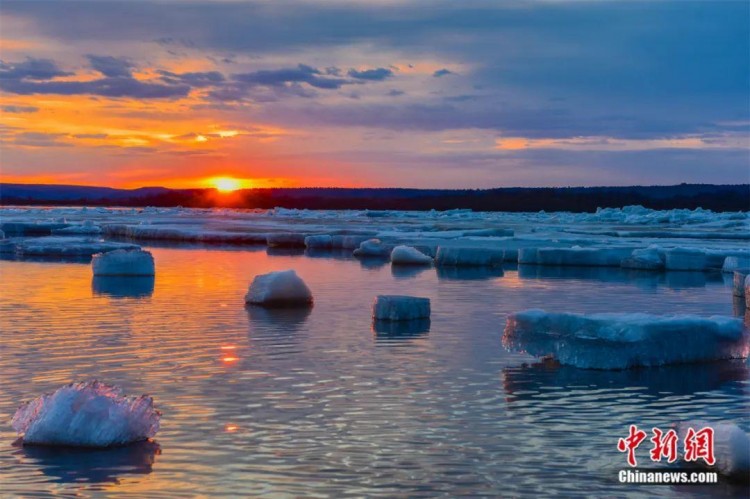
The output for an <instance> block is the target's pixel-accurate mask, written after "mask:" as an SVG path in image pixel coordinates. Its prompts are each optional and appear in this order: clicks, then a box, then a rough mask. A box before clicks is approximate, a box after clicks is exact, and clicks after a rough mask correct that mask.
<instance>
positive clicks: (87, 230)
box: [52, 220, 102, 236]
mask: <svg viewBox="0 0 750 499" xmlns="http://www.w3.org/2000/svg"><path fill="white" fill-rule="evenodd" d="M101 233H102V228H101V227H99V226H98V225H94V223H93V222H92V221H91V220H86V221H85V222H84V223H82V224H77V225H70V226H68V227H65V228H63V229H53V230H52V235H54V236H64V235H94V236H95V235H98V234H101Z"/></svg>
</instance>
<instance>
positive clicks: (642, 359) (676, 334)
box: [503, 310, 750, 369]
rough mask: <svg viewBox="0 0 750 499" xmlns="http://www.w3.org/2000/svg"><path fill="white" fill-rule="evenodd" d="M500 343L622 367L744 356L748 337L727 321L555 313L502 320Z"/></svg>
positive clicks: (581, 363)
mask: <svg viewBox="0 0 750 499" xmlns="http://www.w3.org/2000/svg"><path fill="white" fill-rule="evenodd" d="M503 343H504V344H505V346H506V347H508V348H511V349H515V350H523V351H526V352H528V353H530V354H531V355H535V356H540V357H541V356H545V355H552V356H554V357H555V358H556V359H557V360H558V361H559V362H560V363H561V364H568V365H573V366H576V367H581V368H585V369H627V368H631V367H638V366H659V365H665V364H680V363H687V362H704V361H712V360H720V359H734V358H746V357H747V356H748V353H750V334H748V332H747V331H746V330H745V329H744V327H743V324H742V321H741V320H740V319H735V318H732V317H720V316H714V317H709V318H705V317H697V316H691V315H675V316H655V315H649V314H593V315H578V314H567V313H561V314H555V313H547V312H544V311H543V310H527V311H524V312H519V313H516V314H511V315H510V316H509V317H508V322H507V325H506V327H505V334H504V336H503Z"/></svg>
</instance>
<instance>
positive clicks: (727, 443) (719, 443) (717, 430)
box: [677, 420, 750, 482]
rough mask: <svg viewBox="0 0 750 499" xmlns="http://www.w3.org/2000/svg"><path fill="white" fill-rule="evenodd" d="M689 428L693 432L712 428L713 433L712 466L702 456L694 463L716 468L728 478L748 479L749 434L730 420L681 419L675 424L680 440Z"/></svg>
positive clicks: (749, 475) (749, 459)
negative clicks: (713, 460) (716, 421)
mask: <svg viewBox="0 0 750 499" xmlns="http://www.w3.org/2000/svg"><path fill="white" fill-rule="evenodd" d="M691 428H692V429H693V431H694V432H699V431H701V430H702V429H704V428H712V429H713V435H714V442H713V444H714V459H715V463H714V464H713V466H709V465H708V464H707V463H706V462H705V461H704V460H703V459H702V458H701V459H698V460H697V461H695V463H697V464H698V465H700V466H704V467H707V468H709V469H713V470H716V471H717V472H718V473H720V474H722V475H724V476H726V477H729V478H730V479H734V480H737V481H740V482H748V481H750V436H748V434H747V433H745V432H744V431H743V430H742V428H740V427H739V426H737V425H736V424H734V423H730V422H719V423H714V422H708V421H700V420H695V421H683V422H680V423H678V424H677V435H678V438H679V440H680V441H681V442H684V441H685V439H686V437H687V434H688V432H689V431H690V429H691ZM683 457H684V456H683ZM691 462H692V461H691Z"/></svg>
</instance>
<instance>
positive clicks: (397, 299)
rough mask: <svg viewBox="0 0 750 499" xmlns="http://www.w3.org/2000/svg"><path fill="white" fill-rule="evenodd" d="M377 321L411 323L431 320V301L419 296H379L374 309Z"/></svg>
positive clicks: (374, 316)
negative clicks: (419, 320) (418, 320)
mask: <svg viewBox="0 0 750 499" xmlns="http://www.w3.org/2000/svg"><path fill="white" fill-rule="evenodd" d="M372 318H373V319H374V320H376V321H411V320H417V319H429V318H430V299H429V298H420V297H417V296H402V295H378V297H377V298H376V299H375V303H374V304H373V307H372Z"/></svg>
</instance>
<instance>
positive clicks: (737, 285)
mask: <svg viewBox="0 0 750 499" xmlns="http://www.w3.org/2000/svg"><path fill="white" fill-rule="evenodd" d="M748 274H750V269H737V270H735V271H734V275H733V276H732V294H733V295H734V296H740V297H742V296H745V281H746V280H747V276H748Z"/></svg>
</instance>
